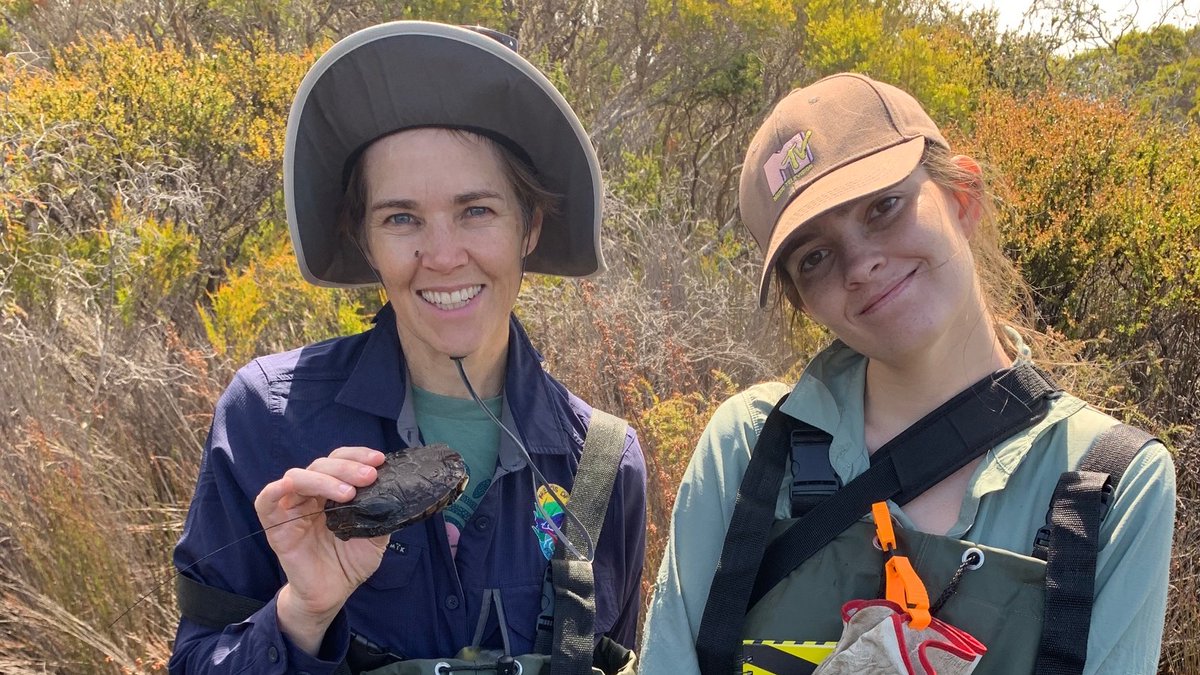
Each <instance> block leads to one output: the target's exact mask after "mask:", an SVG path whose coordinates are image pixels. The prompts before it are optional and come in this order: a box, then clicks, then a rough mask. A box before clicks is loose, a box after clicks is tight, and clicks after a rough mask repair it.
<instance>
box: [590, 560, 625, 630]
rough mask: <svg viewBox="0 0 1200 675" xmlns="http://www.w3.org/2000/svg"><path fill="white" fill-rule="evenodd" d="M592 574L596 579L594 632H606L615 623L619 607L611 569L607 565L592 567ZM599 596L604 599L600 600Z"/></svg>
mask: <svg viewBox="0 0 1200 675" xmlns="http://www.w3.org/2000/svg"><path fill="white" fill-rule="evenodd" d="M592 574H593V575H594V577H595V579H596V632H597V633H607V632H609V631H610V630H612V629H613V626H614V625H616V623H617V616H618V615H619V613H620V611H621V608H620V607H619V606H618V604H619V602H620V598H618V597H617V589H616V584H615V583H613V575H612V570H610V569H609V568H607V567H599V566H596V567H593V568H592ZM600 598H604V599H605V600H606V601H605V602H601V601H600Z"/></svg>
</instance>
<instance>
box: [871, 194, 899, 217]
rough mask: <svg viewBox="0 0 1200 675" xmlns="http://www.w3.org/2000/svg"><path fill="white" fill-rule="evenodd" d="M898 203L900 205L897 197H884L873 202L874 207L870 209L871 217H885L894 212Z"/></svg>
mask: <svg viewBox="0 0 1200 675" xmlns="http://www.w3.org/2000/svg"><path fill="white" fill-rule="evenodd" d="M899 203H900V198H899V197H884V198H883V199H880V200H879V201H877V202H875V205H874V206H873V207H871V215H873V216H883V215H887V214H888V213H890V212H892V211H893V210H895V208H896V205H897V204H899Z"/></svg>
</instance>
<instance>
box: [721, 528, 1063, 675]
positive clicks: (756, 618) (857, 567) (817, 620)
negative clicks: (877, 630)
mask: <svg viewBox="0 0 1200 675" xmlns="http://www.w3.org/2000/svg"><path fill="white" fill-rule="evenodd" d="M792 522H793V521H792V520H791V519H788V520H781V521H778V522H777V523H775V525H774V527H773V529H772V537H774V536H777V535H778V533H779V532H782V531H783V530H784V529H785V528H786V527H788V526H789V525H791V523H792ZM896 536H897V537H898V538H899V540H900V549H901V550H902V551H904V552H905V554H906V555H907V556H908V558H909V560H910V561H911V562H912V564H913V567H914V568H916V570H917V574H918V575H919V576H920V577H921V580H922V581H923V582H925V587H926V588H927V589H928V590H929V594H930V597H931V598H932V597H936V595H937V594H938V593H941V592H942V589H945V588H948V587H949V586H950V583H951V579H952V578H953V576H954V573H955V572H956V571H957V570H958V568H959V567H960V566H961V565H962V562H963V556H964V554H965V553H966V552H967V550H968V549H971V548H974V549H976V550H979V551H981V552H982V554H983V561H982V563H981V564H980V565H979V566H978V568H977V569H966V570H965V571H964V572H963V574H962V577H961V579H960V581H959V583H958V585H957V589H956V591H955V592H954V594H953V596H951V597H950V598H949V599H948V600H947V601H946V602H945V605H944V606H943V607H942V608H941V610H940V611H939V612H938V613H937V616H938V618H940V619H941V620H943V621H945V622H946V623H948V624H950V625H952V626H955V627H957V628H960V629H962V630H964V631H966V632H968V633H970V634H971V635H972V636H974V637H975V638H976V639H978V640H979V641H980V642H982V643H983V644H984V645H985V646H986V647H987V649H988V652H991V653H994V654H1003V655H1004V657H1003V659H988V658H987V656H986V655H985V656H984V658H983V659H982V660H981V661H980V663H979V665H978V666H977V667H976V669H975V671H974V673H976V674H978V675H985V674H987V673H1028V672H1032V671H1033V664H1034V660H1035V659H1036V656H1037V651H1038V641H1039V639H1040V637H1041V634H1042V607H1043V598H1044V596H1045V591H1044V583H1045V570H1046V563H1044V562H1042V561H1041V560H1037V559H1036V558H1030V557H1026V556H1023V555H1018V554H1015V553H1012V552H1010V551H1004V550H1001V549H995V548H990V547H987V546H978V545H976V544H972V543H970V542H965V541H960V540H958V539H951V538H949V537H940V536H936V535H931V534H925V533H923V532H914V531H910V530H900V529H897V530H896ZM874 538H875V526H874V525H873V524H871V523H867V522H859V523H855V524H854V525H852V526H850V529H848V530H846V531H845V532H843V533H841V534H840V535H838V536H837V538H835V539H834V540H833V541H832V542H830V543H829V544H826V545H825V547H824V548H822V549H821V550H820V551H819V552H817V553H816V554H815V555H813V557H812V558H809V559H808V560H807V561H806V562H805V563H804V564H803V565H801V566H800V567H799V568H797V569H796V570H795V571H794V572H792V573H791V574H790V575H789V576H788V577H787V578H786V579H784V580H783V581H782V582H780V583H779V584H778V585H776V586H775V587H774V588H773V589H771V590H770V591H769V592H768V593H767V594H766V595H764V596H763V598H762V600H760V601H759V602H758V604H756V605H755V606H754V607H753V608H751V610H750V612H749V613H748V614H747V615H746V623H745V628H744V635H745V638H746V639H745V642H744V643H743V650H744V651H745V653H746V656H747V657H748V659H749V658H752V655H753V654H754V653H758V654H770V655H772V656H774V655H773V654H771V652H770V651H766V650H773V651H778V652H782V653H784V654H786V655H787V656H790V657H791V659H785V658H782V657H778V658H776V659H775V660H774V661H772V662H774V663H787V664H789V666H790V667H789V668H788V669H786V670H783V669H779V670H768V669H766V668H754V667H751V666H747V667H746V668H745V671H744V672H751V673H755V674H756V675H757V674H758V673H773V674H774V675H803V674H805V673H810V672H812V670H814V669H815V668H816V666H817V664H818V663H820V662H821V660H823V659H824V658H825V657H826V656H828V655H829V653H830V652H831V651H832V650H833V647H834V645H835V644H836V643H837V640H838V637H839V636H840V635H841V634H842V618H841V617H842V611H841V610H842V605H843V604H845V603H846V602H847V601H849V600H855V599H860V598H878V597H882V595H883V593H882V588H881V584H882V571H883V565H884V561H885V558H884V554H883V552H882V551H880V550H879V549H878V548H877V547H876V546H875V545H874V543H873V541H874ZM764 642H766V643H767V644H763V643H764ZM781 642H783V643H785V644H778V643H781ZM809 642H818V643H824V644H822V646H820V647H817V646H815V645H809V646H808V648H806V649H803V648H801V649H798V648H796V646H795V645H793V644H792V643H809ZM800 647H803V645H800ZM754 660H756V661H759V662H760V663H761V662H763V658H762V657H761V656H760V657H759V658H758V659H754Z"/></svg>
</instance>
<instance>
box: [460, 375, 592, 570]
mask: <svg viewBox="0 0 1200 675" xmlns="http://www.w3.org/2000/svg"><path fill="white" fill-rule="evenodd" d="M450 358H451V360H452V361H454V365H456V366H458V375H459V377H460V378H462V381H463V384H464V385H466V387H467V393H469V394H470V395H471V398H472V399H474V401H475V403H476V404H478V405H479V407H480V408H482V409H483V412H485V413H487V416H488V417H489V418H490V419H491V420H492V422H495V423H496V426H498V427H500V429H501V430H503V431H504V433H506V434H508V437H509V438H511V439H512V440H513V442H514V443H516V444H517V447H518V448H520V450H521V454H522V455H524V456H525V463H526V464H528V465H529V468H530V470H531V471H532V473H531V475H530V478H529V481H530V484H531V486H532V487H533V494H534V496H535V499H534V501H533V507H534V509H535V510H536V511H537V513H538V515H540V516H541V517H542V518H545V519H546V524H547V525H549V526H550V529H551V531H553V532H554V534H555V536H557V537H558V540H559V541H561V542H562V543H563V544H564V545H565V546H566V547H567V550H568V551H570V552H571V555H574V556H575V557H576V558H579V559H580V560H584V561H586V562H589V563H590V562H592V561H594V560H595V559H596V546H595V542H593V541H592V535H591V533H590V532H588V531H587V528H585V527H584V526H583V523H581V522H579V518H577V517H575V514H574V513H572V512H571V509H569V508H567V505H566V503H564V502H563V501H562V500H561V499H559V497H558V495H557V494H556V493H555V491H554V489H553V488H551V487H550V483H549V482H548V481H547V480H546V477H545V476H543V475H542V472H541V471H538V468H537V465H536V464H534V463H533V458H532V457H530V456H529V451H528V450H526V449H525V444H524V443H522V442H521V439H520V438H518V437H517V435H516V434H514V433H513V432H512V430H510V429H509V428H508V427H506V426H504V423H503V422H501V421H500V420H499V419H497V418H496V416H495V415H493V414H492V411H491V410H489V409H488V407H487V405H485V404H484V402H483V401H482V400H481V399H480V398H479V395H478V394H476V393H475V388H474V387H472V386H471V381H470V380H469V379H467V372H466V370H464V369H463V364H462V360H463V357H461V356H452V357H450ZM539 483H540V484H541V487H544V488H545V489H546V492H547V493H549V494H550V497H551V498H552V499H553V500H554V503H556V504H558V507H559V508H560V509H562V511H563V514H564V515H565V517H566V518H567V519H568V520H570V521H572V522H574V523H575V525H576V526H577V527H578V528H579V531H580V532H583V537H584V541H585V542H586V543H587V552H588V553H587V555H584V554H582V553H580V552H579V549H577V548H575V546H574V545H573V544H572V543H571V540H570V539H568V538H567V535H566V534H564V533H563V531H562V530H561V529H560V528H559V527H558V525H556V524H555V523H554V519H553V518H551V517H550V514H549V513H547V512H546V510H545V509H544V508H542V504H541V502H539V501H538V500H537V499H536V496H537V488H538V484H539Z"/></svg>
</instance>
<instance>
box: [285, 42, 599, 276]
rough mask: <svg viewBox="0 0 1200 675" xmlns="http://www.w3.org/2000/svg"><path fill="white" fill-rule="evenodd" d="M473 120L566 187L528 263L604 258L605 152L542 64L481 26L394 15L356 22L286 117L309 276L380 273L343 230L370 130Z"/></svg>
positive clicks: (572, 264) (536, 266) (299, 247)
mask: <svg viewBox="0 0 1200 675" xmlns="http://www.w3.org/2000/svg"><path fill="white" fill-rule="evenodd" d="M431 126H432V127H451V128H459V129H466V130H469V131H475V132H477V133H480V134H481V135H484V136H487V137H489V138H491V139H493V140H496V141H498V142H500V143H502V144H503V145H505V146H506V147H508V148H509V149H510V150H513V151H514V152H515V153H516V154H517V156H518V157H521V158H522V159H527V160H528V162H529V163H530V164H531V166H532V167H533V169H534V171H535V172H536V173H537V175H538V177H539V179H540V180H541V182H542V183H543V185H544V186H545V187H546V188H548V189H549V190H550V191H551V192H553V193H555V194H558V195H559V196H560V198H561V201H560V202H559V209H558V212H557V213H556V214H549V215H547V216H546V217H545V218H544V219H543V221H542V231H541V235H540V237H539V239H538V245H537V248H536V249H535V250H534V251H533V252H532V253H531V254H530V255H529V257H528V258H526V261H525V269H526V270H528V271H530V272H541V273H545V274H556V275H560V276H572V277H577V276H587V275H590V274H593V273H595V272H598V271H600V270H601V269H603V266H604V261H603V258H602V256H601V253H600V220H601V200H602V198H603V191H602V188H601V184H600V164H599V162H598V161H597V159H596V153H595V150H594V149H593V148H592V144H591V141H590V140H589V139H588V136H587V132H585V131H584V129H583V126H582V125H581V124H580V123H579V119H578V118H577V117H576V116H575V113H574V112H573V111H572V110H571V107H570V106H569V105H567V102H566V100H564V99H563V97H562V95H561V94H560V93H559V92H558V90H557V89H555V88H554V85H552V84H551V83H550V81H549V80H548V79H546V76H545V75H543V74H542V73H541V72H540V71H539V70H538V69H537V68H535V67H534V66H533V65H532V64H530V63H529V62H528V61H526V60H525V59H523V58H522V57H521V56H520V55H519V54H517V53H516V52H515V51H514V50H513V49H511V48H510V47H508V46H505V45H504V44H501V43H500V42H499V41H497V40H495V39H493V38H492V37H488V36H487V35H484V34H482V33H480V32H477V31H475V30H470V29H467V28H460V27H457V26H448V25H444V24H438V23H428V22H423V21H396V22H392V23H386V24H380V25H377V26H372V27H370V28H367V29H364V30H361V31H358V32H356V33H354V34H352V35H350V36H348V37H346V38H344V39H343V40H341V41H340V42H338V43H337V44H335V45H334V46H333V47H332V48H330V49H329V51H328V52H326V53H325V54H324V55H322V56H321V58H319V59H317V62H316V63H315V64H314V65H313V67H312V69H311V70H309V71H308V74H307V75H306V76H305V77H304V80H303V81H302V82H301V83H300V89H299V91H298V92H297V93H296V100H295V101H294V102H293V103H292V109H291V113H290V115H289V117H288V126H287V139H286V144H285V146H284V155H283V188H284V197H285V201H286V206H287V218H288V227H289V230H290V231H291V236H292V245H293V247H294V248H295V251H296V259H297V261H298V262H299V264H300V271H301V273H302V274H303V275H304V278H305V279H307V280H308V281H310V282H312V283H314V284H317V285H319V286H335V287H348V286H362V285H368V284H375V283H378V280H377V278H376V276H375V273H374V271H373V270H372V269H371V267H370V265H369V264H368V263H367V261H366V259H365V258H363V256H362V253H361V252H360V250H359V249H358V247H357V246H356V245H355V243H354V242H353V241H352V240H351V239H350V238H349V237H347V236H345V234H343V233H341V232H339V231H338V227H337V218H338V211H339V207H340V204H341V200H342V197H343V194H344V193H345V188H346V183H345V181H346V177H347V175H348V174H349V171H348V166H347V163H348V162H349V161H351V160H353V159H355V158H356V157H357V156H358V154H359V153H360V152H362V150H363V149H364V148H365V147H366V146H367V145H369V144H370V143H371V142H373V141H375V140H377V139H379V138H381V137H383V136H386V135H388V134H391V133H394V132H397V131H401V130H404V129H412V128H417V127H431Z"/></svg>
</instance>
